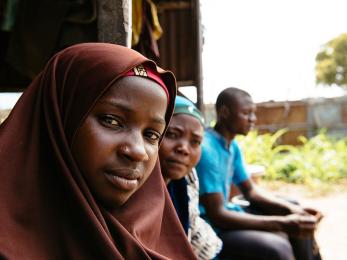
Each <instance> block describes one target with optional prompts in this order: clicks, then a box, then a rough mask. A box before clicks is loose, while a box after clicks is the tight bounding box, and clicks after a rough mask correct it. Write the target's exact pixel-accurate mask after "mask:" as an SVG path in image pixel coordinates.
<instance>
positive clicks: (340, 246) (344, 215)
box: [259, 181, 347, 260]
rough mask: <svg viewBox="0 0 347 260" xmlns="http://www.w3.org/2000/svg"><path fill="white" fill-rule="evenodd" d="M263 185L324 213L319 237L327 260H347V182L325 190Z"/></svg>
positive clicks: (277, 184) (318, 233) (262, 185)
mask: <svg viewBox="0 0 347 260" xmlns="http://www.w3.org/2000/svg"><path fill="white" fill-rule="evenodd" d="M259 186H261V187H262V188H263V189H265V190H267V191H271V193H275V194H279V195H282V196H285V197H290V198H294V199H297V200H298V201H300V203H301V204H302V205H305V206H309V207H314V208H316V209H318V210H320V211H321V212H322V213H323V215H324V218H323V219H322V221H321V223H320V224H319V227H318V230H317V234H316V238H317V242H318V244H319V246H320V251H321V254H322V257H323V260H346V259H347V181H346V182H344V183H341V184H339V185H333V186H331V187H329V188H328V189H327V188H325V189H324V190H318V188H317V189H315V190H314V189H313V190H312V189H311V190H310V189H307V187H304V186H300V185H289V184H283V183H281V184H279V183H272V184H269V183H263V182H261V183H259Z"/></svg>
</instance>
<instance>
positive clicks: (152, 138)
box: [145, 131, 161, 142]
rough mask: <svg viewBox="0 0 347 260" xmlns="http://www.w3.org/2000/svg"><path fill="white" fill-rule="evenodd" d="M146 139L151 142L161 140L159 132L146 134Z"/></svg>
mask: <svg viewBox="0 0 347 260" xmlns="http://www.w3.org/2000/svg"><path fill="white" fill-rule="evenodd" d="M145 136H146V138H148V139H149V140H150V141H152V142H153V141H154V142H155V141H159V139H160V136H161V135H160V134H159V133H157V132H153V131H149V132H147V133H146V134H145Z"/></svg>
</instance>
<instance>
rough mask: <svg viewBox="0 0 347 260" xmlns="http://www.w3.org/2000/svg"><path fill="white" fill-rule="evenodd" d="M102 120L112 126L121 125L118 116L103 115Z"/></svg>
mask: <svg viewBox="0 0 347 260" xmlns="http://www.w3.org/2000/svg"><path fill="white" fill-rule="evenodd" d="M101 122H102V123H103V124H105V125H107V126H111V127H119V126H120V122H119V120H118V119H117V118H115V117H114V116H108V115H106V116H103V117H102V118H101Z"/></svg>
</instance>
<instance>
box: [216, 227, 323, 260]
mask: <svg viewBox="0 0 347 260" xmlns="http://www.w3.org/2000/svg"><path fill="white" fill-rule="evenodd" d="M219 235H220V238H221V239H222V240H223V249H222V251H221V253H220V255H219V256H218V258H219V259H233V260H293V259H296V260H318V259H320V256H319V253H318V255H316V256H315V255H314V250H312V248H313V245H312V243H313V241H312V240H311V239H297V238H295V239H294V238H291V239H288V238H287V236H286V235H285V234H282V233H271V232H265V231H255V230H235V231H225V232H221V233H220V234H219Z"/></svg>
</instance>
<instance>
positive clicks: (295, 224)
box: [281, 214, 317, 238]
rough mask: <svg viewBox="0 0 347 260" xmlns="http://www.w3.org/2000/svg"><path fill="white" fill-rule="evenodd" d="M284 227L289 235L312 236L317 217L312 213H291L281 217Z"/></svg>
mask: <svg viewBox="0 0 347 260" xmlns="http://www.w3.org/2000/svg"><path fill="white" fill-rule="evenodd" d="M281 222H282V223H281V224H282V229H283V231H284V232H286V233H287V234H288V235H289V236H295V237H303V238H304V237H312V236H313V233H314V231H315V229H316V224H317V219H316V217H314V216H312V215H301V214H290V215H287V216H284V217H282V218H281Z"/></svg>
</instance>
